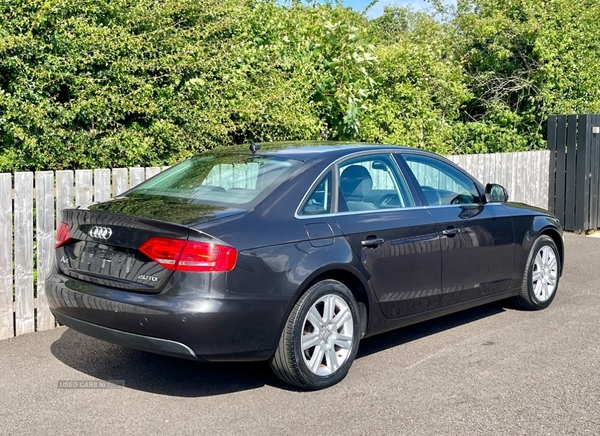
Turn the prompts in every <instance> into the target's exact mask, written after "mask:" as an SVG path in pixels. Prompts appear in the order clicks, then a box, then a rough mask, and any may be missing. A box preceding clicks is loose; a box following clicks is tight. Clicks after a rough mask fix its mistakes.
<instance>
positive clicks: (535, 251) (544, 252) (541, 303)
mask: <svg viewBox="0 0 600 436" xmlns="http://www.w3.org/2000/svg"><path fill="white" fill-rule="evenodd" d="M560 270H561V265H560V256H559V254H558V249H557V248H556V244H555V243H554V241H553V240H552V238H551V237H549V236H546V235H542V236H540V237H538V238H537V239H536V240H535V241H534V242H533V245H532V246H531V250H530V252H529V257H528V259H527V264H526V266H525V274H524V276H523V284H522V286H521V294H520V295H518V296H517V297H515V298H514V302H515V303H516V304H518V305H519V306H521V307H523V308H525V309H529V310H540V309H545V308H546V307H548V306H550V303H552V300H554V297H555V296H556V290H557V289H558V281H559V279H560Z"/></svg>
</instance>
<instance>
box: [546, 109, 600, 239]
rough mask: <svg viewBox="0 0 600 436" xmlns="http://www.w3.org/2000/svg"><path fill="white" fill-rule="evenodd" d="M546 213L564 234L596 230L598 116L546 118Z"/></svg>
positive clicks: (599, 211)
mask: <svg viewBox="0 0 600 436" xmlns="http://www.w3.org/2000/svg"><path fill="white" fill-rule="evenodd" d="M547 138H548V150H550V156H551V160H550V177H549V182H550V183H549V193H548V195H549V203H548V209H550V211H551V212H553V213H554V214H555V215H556V217H557V218H558V219H559V220H560V222H561V223H562V224H563V226H564V228H565V230H570V231H576V232H579V233H582V232H586V231H588V230H595V229H597V228H599V227H600V114H580V115H575V114H573V115H550V116H549V117H548V135H547Z"/></svg>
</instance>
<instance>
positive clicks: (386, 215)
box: [335, 153, 441, 318]
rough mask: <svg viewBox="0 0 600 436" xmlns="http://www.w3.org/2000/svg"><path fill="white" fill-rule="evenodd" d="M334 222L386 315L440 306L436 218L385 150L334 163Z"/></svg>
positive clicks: (395, 316) (439, 260) (439, 257)
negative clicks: (359, 263) (407, 182)
mask: <svg viewBox="0 0 600 436" xmlns="http://www.w3.org/2000/svg"><path fill="white" fill-rule="evenodd" d="M337 180H338V182H339V183H338V184H339V189H338V191H339V198H338V213H337V214H335V221H336V222H337V224H338V226H339V227H340V229H341V230H342V232H343V233H344V235H345V236H346V238H347V239H348V241H349V242H350V244H351V246H352V249H353V250H354V252H355V253H356V255H357V256H358V257H359V258H360V260H361V262H362V265H363V266H364V268H365V270H366V272H367V274H369V280H370V282H371V284H372V287H373V290H374V292H375V294H376V295H377V298H378V300H379V303H380V305H381V308H382V311H383V313H384V315H385V316H386V317H388V318H398V317H403V316H408V315H412V314H415V313H419V312H424V311H428V310H432V309H436V308H437V307H439V304H440V299H441V268H440V264H441V253H440V240H439V235H438V232H437V227H436V223H435V221H434V220H433V218H432V216H431V215H430V214H429V213H428V212H427V211H426V210H425V209H424V208H423V207H422V206H420V205H419V201H416V202H415V200H414V199H413V198H412V196H411V194H410V190H409V189H408V187H407V184H406V182H405V180H404V179H403V177H402V176H401V174H400V172H399V169H398V167H397V164H396V163H395V161H394V159H393V158H392V156H391V155H390V154H389V153H386V154H368V155H363V156H361V157H357V158H353V159H350V160H346V161H344V162H342V163H340V164H339V165H338V166H337Z"/></svg>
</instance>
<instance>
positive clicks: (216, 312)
mask: <svg viewBox="0 0 600 436" xmlns="http://www.w3.org/2000/svg"><path fill="white" fill-rule="evenodd" d="M259 148H260V146H258V145H256V144H254V143H253V144H252V145H251V146H250V149H248V147H247V146H236V147H230V148H224V149H219V150H216V151H211V152H206V153H204V154H202V155H200V156H197V157H193V158H190V159H187V160H185V161H183V162H181V163H180V164H178V165H176V166H174V167H172V168H170V169H168V170H166V171H164V172H162V173H160V174H158V175H157V176H155V177H153V178H152V179H150V180H147V181H146V182H144V183H142V184H140V185H138V186H136V187H135V188H133V189H131V190H129V191H128V192H126V193H124V194H122V195H119V196H118V197H116V198H114V199H112V200H110V201H106V202H103V203H96V204H93V205H91V206H89V207H88V208H75V209H68V210H65V211H63V213H62V223H61V224H60V226H59V228H58V231H57V237H56V268H55V270H54V271H53V272H52V273H51V275H50V277H49V279H48V281H47V294H48V298H49V300H50V306H51V309H52V312H53V313H54V315H55V316H56V319H57V320H58V321H59V322H60V323H61V324H64V325H66V326H69V327H70V328H73V329H74V330H77V331H79V332H82V333H84V334H87V335H89V336H93V337H96V338H99V339H102V340H105V341H110V342H113V343H116V344H121V345H124V346H128V347H133V348H137V349H140V350H144V351H150V352H154V353H160V354H165V355H169V356H177V357H183V358H189V359H198V360H203V361H257V360H268V361H269V362H270V365H271V367H272V369H273V371H274V372H275V374H277V376H279V377H280V378H281V379H282V380H284V381H286V382H288V383H291V384H293V385H297V386H300V387H303V388H306V389H321V388H325V387H328V386H331V385H333V384H335V383H337V382H339V381H340V380H342V379H343V378H344V377H345V376H346V374H347V373H348V370H349V369H350V366H351V365H352V362H353V360H354V358H355V356H356V352H357V349H358V346H359V341H360V340H361V338H363V337H366V336H372V335H375V334H377V333H381V332H385V331H388V330H391V329H395V328H398V327H402V326H406V325H408V324H412V323H415V322H419V321H423V320H426V319H431V318H434V317H437V316H441V315H444V314H448V313H451V312H456V311H458V310H461V309H465V308H469V307H473V306H476V305H480V304H485V303H488V302H491V301H495V300H500V299H506V298H512V299H513V300H514V301H515V302H516V303H517V304H518V305H520V306H522V307H524V308H526V309H543V308H545V307H547V306H548V305H549V304H550V303H551V302H552V300H553V299H554V297H555V295H556V290H557V288H558V282H559V278H560V276H561V273H562V265H563V261H564V252H563V250H564V248H563V238H562V230H561V226H560V223H559V222H558V220H557V219H556V218H555V217H554V216H552V215H551V214H549V213H548V212H546V211H544V210H541V209H537V208H534V207H530V206H526V205H524V204H519V203H510V202H508V194H507V192H506V190H505V189H504V188H503V187H501V186H499V185H495V184H488V185H486V186H484V185H482V184H480V183H479V182H478V181H477V180H475V179H474V178H473V177H471V176H470V175H469V174H467V173H466V172H465V171H464V170H462V169H461V168H459V167H458V166H456V165H455V164H453V163H452V162H450V161H449V160H447V159H445V158H443V157H440V156H437V155H434V154H431V153H428V152H424V151H421V150H416V149H412V148H406V147H396V146H381V145H364V144H357V145H350V144H346V145H345V144H321V143H314V144H306V143H295V144H294V143H279V144H263V145H262V148H260V149H259Z"/></svg>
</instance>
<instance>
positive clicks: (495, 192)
mask: <svg viewBox="0 0 600 436" xmlns="http://www.w3.org/2000/svg"><path fill="white" fill-rule="evenodd" d="M507 201H508V191H507V190H506V189H505V188H504V186H501V185H497V184H496V183H488V184H487V185H486V186H485V202H486V203H506V202H507Z"/></svg>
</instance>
